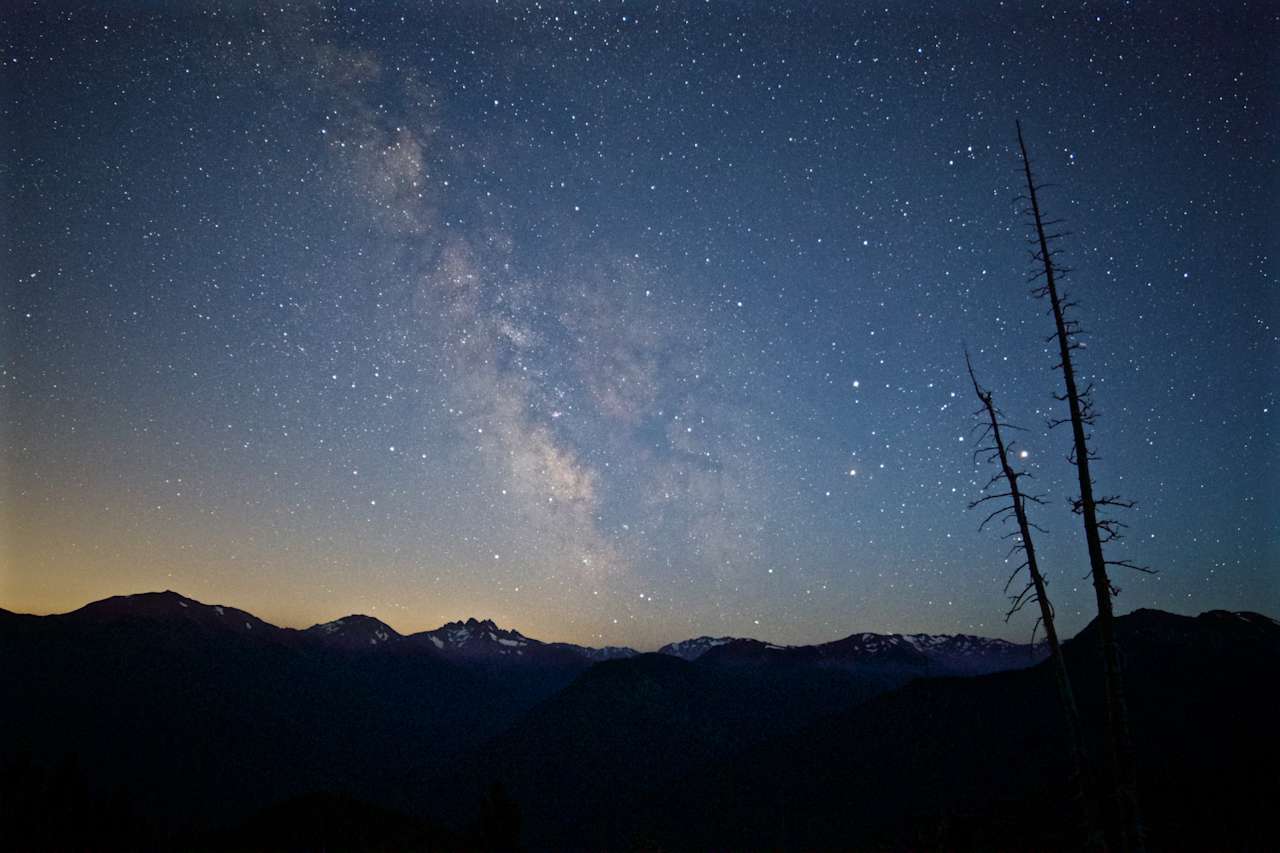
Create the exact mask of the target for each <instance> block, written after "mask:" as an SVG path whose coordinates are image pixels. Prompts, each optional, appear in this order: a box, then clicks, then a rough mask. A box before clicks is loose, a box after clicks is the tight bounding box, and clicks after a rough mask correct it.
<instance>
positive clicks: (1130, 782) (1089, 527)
mask: <svg viewBox="0 0 1280 853" xmlns="http://www.w3.org/2000/svg"><path fill="white" fill-rule="evenodd" d="M1018 148H1019V150H1020V151H1021V153H1022V170H1023V174H1024V176H1025V177H1026V181H1027V197H1028V199H1029V201H1030V209H1029V212H1030V214H1031V216H1032V218H1033V220H1034V223H1035V230H1036V238H1035V241H1034V243H1033V245H1035V247H1036V248H1035V249H1034V250H1033V251H1032V256H1033V258H1034V260H1035V262H1036V263H1037V265H1038V266H1039V267H1040V269H1039V270H1038V271H1037V272H1036V273H1035V275H1033V276H1032V281H1033V282H1035V281H1040V282H1041V283H1040V284H1039V285H1038V286H1037V288H1036V290H1035V295H1036V296H1037V297H1041V298H1044V297H1047V298H1048V299H1049V305H1050V309H1051V313H1052V315H1053V322H1054V334H1053V335H1052V337H1050V339H1049V340H1055V339H1056V340H1057V343H1058V356H1059V361H1058V364H1057V365H1056V367H1057V368H1058V369H1060V370H1061V371H1062V381H1063V384H1064V386H1065V389H1066V390H1065V393H1063V394H1055V395H1054V396H1055V397H1056V398H1057V399H1058V400H1059V401H1060V402H1066V404H1067V411H1068V417H1066V418H1062V419H1060V420H1055V421H1052V422H1051V425H1052V426H1057V425H1059V424H1065V423H1070V424H1071V436H1072V452H1071V455H1070V461H1071V463H1072V464H1073V465H1074V466H1075V469H1076V475H1077V480H1078V482H1079V487H1080V495H1079V497H1078V498H1076V499H1075V500H1073V501H1072V509H1073V511H1074V512H1075V513H1076V514H1077V515H1079V516H1080V517H1081V519H1082V520H1083V522H1084V536H1085V544H1086V546H1087V548H1088V551H1089V573H1090V577H1091V579H1092V582H1093V591H1094V597H1095V598H1096V599H1097V605H1098V619H1097V625H1098V639H1099V642H1100V644H1101V652H1102V663H1103V678H1104V690H1105V695H1106V708H1107V727H1106V731H1107V755H1108V763H1109V767H1110V773H1111V779H1112V784H1113V790H1114V799H1115V807H1116V809H1117V811H1118V817H1119V823H1120V837H1121V843H1122V845H1123V847H1124V849H1126V850H1134V851H1139V850H1142V849H1144V847H1145V843H1146V833H1145V831H1144V829H1143V824H1142V816H1141V813H1140V811H1139V808H1138V791H1137V778H1136V771H1135V767H1134V754H1133V741H1132V737H1131V734H1130V731H1129V713H1128V706H1127V704H1126V701H1125V691H1124V677H1123V673H1122V671H1121V666H1120V649H1119V646H1118V644H1117V642H1116V636H1115V624H1114V621H1115V620H1114V616H1113V613H1112V607H1111V597H1112V596H1113V595H1115V594H1116V593H1118V592H1119V590H1118V589H1117V588H1116V587H1115V586H1114V585H1113V584H1112V583H1111V580H1110V578H1109V577H1108V576H1107V567H1108V566H1126V567H1128V568H1132V569H1137V570H1139V571H1149V570H1147V569H1143V568H1142V567H1140V566H1136V565H1134V564H1132V563H1131V562H1129V561H1128V560H1107V559H1106V558H1105V557H1104V556H1103V552H1102V546H1103V544H1104V543H1106V542H1110V541H1113V540H1115V539H1117V538H1118V537H1119V535H1120V534H1119V529H1120V527H1122V525H1121V524H1120V523H1119V522H1118V521H1115V520H1114V519H1103V518H1099V510H1100V509H1102V508H1103V507H1107V506H1120V507H1131V506H1132V505H1133V504H1132V503H1130V502H1127V501H1122V500H1120V499H1119V498H1118V497H1095V496H1094V493H1093V477H1092V476H1091V475H1090V473H1089V463H1090V462H1091V461H1093V460H1094V459H1095V458H1096V457H1095V456H1094V455H1093V454H1092V453H1091V451H1090V450H1089V434H1088V432H1087V427H1090V426H1092V425H1093V423H1094V420H1095V418H1096V413H1095V412H1094V410H1093V403H1092V391H1093V386H1092V384H1090V385H1088V386H1086V387H1085V388H1084V389H1083V390H1081V389H1080V388H1079V386H1078V385H1077V383H1076V374H1075V368H1074V366H1073V364H1072V361H1071V354H1072V353H1073V352H1075V351H1076V350H1077V349H1079V348H1080V343H1079V341H1078V340H1077V338H1078V337H1079V336H1080V335H1081V330H1080V327H1079V324H1078V323H1077V321H1075V320H1073V319H1070V318H1069V317H1068V316H1067V312H1068V311H1069V310H1070V309H1071V308H1073V307H1075V303H1073V302H1071V301H1069V300H1067V299H1066V298H1065V295H1064V294H1062V293H1060V292H1059V280H1060V279H1061V278H1062V277H1063V276H1064V275H1065V273H1066V272H1067V271H1068V270H1066V269H1065V268H1063V267H1060V266H1059V265H1058V264H1056V263H1055V261H1054V256H1055V255H1056V254H1057V251H1056V250H1051V249H1050V248H1049V244H1050V243H1051V242H1052V241H1053V240H1054V239H1056V238H1057V237H1060V236H1063V235H1061V234H1047V233H1046V228H1047V227H1052V226H1054V225H1055V224H1057V222H1058V221H1057V220H1055V221H1050V222H1046V221H1045V219H1044V217H1043V216H1042V215H1041V211H1040V201H1039V198H1038V196H1037V190H1038V189H1040V187H1039V186H1038V185H1037V184H1036V182H1035V179H1034V178H1033V177H1032V174H1031V158H1030V157H1029V156H1028V155H1027V146H1026V143H1025V142H1024V141H1023V138H1022V124H1021V122H1019V123H1018Z"/></svg>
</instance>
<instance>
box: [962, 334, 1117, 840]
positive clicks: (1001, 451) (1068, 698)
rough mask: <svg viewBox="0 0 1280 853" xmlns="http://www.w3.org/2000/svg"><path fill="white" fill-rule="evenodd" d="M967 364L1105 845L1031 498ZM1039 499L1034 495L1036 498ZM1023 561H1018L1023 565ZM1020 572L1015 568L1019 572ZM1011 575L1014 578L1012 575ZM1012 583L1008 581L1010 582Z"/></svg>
mask: <svg viewBox="0 0 1280 853" xmlns="http://www.w3.org/2000/svg"><path fill="white" fill-rule="evenodd" d="M964 361H965V366H966V367H967V368H968V370H969V379H970V380H972V381H973V391H974V393H975V394H977V395H978V399H979V400H980V401H982V406H983V409H985V410H986V414H987V419H988V422H989V423H990V426H991V440H992V442H993V444H994V449H995V455H996V460H997V461H998V462H999V463H1000V471H1001V473H1002V475H1003V476H1004V479H1005V482H1007V483H1008V484H1009V498H1010V500H1011V501H1012V505H1013V513H1014V517H1015V518H1016V519H1017V522H1018V535H1019V536H1021V537H1022V542H1021V546H1020V547H1021V549H1022V552H1023V553H1024V554H1025V555H1026V562H1025V563H1024V565H1025V567H1026V569H1027V573H1028V574H1029V575H1030V576H1031V589H1032V590H1034V592H1035V595H1034V598H1035V601H1036V602H1037V603H1038V604H1039V605H1040V624H1041V625H1043V626H1044V635H1045V641H1046V642H1047V643H1048V645H1049V660H1050V665H1051V666H1052V668H1053V677H1054V681H1055V682H1056V683H1057V687H1058V701H1059V705H1060V706H1061V708H1062V718H1063V725H1064V727H1065V728H1066V733H1067V746H1068V749H1069V750H1070V752H1071V770H1072V773H1073V775H1074V782H1075V789H1076V797H1077V799H1078V801H1079V806H1078V807H1079V809H1080V818H1081V822H1082V824H1083V827H1084V832H1085V838H1086V846H1087V848H1088V849H1091V850H1105V849H1106V846H1107V845H1106V839H1105V836H1104V835H1103V833H1102V831H1101V826H1100V819H1099V815H1098V809H1097V808H1096V806H1095V803H1094V799H1093V797H1094V793H1093V790H1092V788H1093V785H1092V784H1091V777H1092V774H1091V773H1089V771H1088V768H1089V762H1088V758H1087V756H1086V755H1085V750H1084V738H1083V735H1082V734H1081V730H1080V712H1079V710H1078V708H1077V706H1076V697H1075V693H1074V691H1073V690H1072V689H1071V676H1070V675H1069V673H1068V672H1067V663H1066V659H1065V658H1064V657H1063V655H1062V645H1061V643H1059V642H1058V629H1057V627H1056V625H1055V620H1054V612H1053V605H1052V603H1051V602H1050V601H1049V594H1048V591H1047V589H1046V588H1045V580H1044V575H1043V574H1041V572H1040V564H1039V562H1038V561H1037V559H1036V548H1035V542H1034V540H1033V538H1032V535H1031V521H1030V519H1029V518H1028V517H1027V508H1026V500H1025V497H1024V495H1023V493H1022V489H1021V487H1020V486H1019V485H1018V478H1019V477H1020V476H1021V474H1019V472H1018V471H1016V470H1014V468H1013V465H1012V464H1011V463H1010V462H1009V452H1008V448H1007V446H1006V445H1005V442H1004V436H1003V435H1002V434H1001V432H1000V417H999V414H998V412H997V410H996V406H995V402H994V400H993V399H992V393H991V392H990V391H986V390H984V389H983V388H982V387H981V386H980V385H979V384H978V378H977V376H975V375H974V372H973V364H972V362H970V360H969V354H968V353H967V352H966V353H965V356H964ZM1033 499H1034V498H1033ZM1021 568H1022V566H1019V569H1021ZM1015 575H1016V572H1015ZM1010 580H1012V578H1011V579H1010ZM1006 589H1007V586H1006ZM1026 592H1027V590H1023V593H1022V594H1021V595H1019V596H1017V597H1016V598H1015V599H1014V604H1013V608H1012V609H1011V610H1010V614H1012V613H1013V612H1016V610H1018V609H1020V608H1021V606H1022V602H1023V601H1024V600H1025V596H1026Z"/></svg>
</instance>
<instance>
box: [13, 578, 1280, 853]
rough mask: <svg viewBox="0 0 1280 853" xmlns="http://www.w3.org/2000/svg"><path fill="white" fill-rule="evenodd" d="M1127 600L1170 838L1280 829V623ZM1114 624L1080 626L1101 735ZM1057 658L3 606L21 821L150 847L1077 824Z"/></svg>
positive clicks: (1065, 841) (895, 637)
mask: <svg viewBox="0 0 1280 853" xmlns="http://www.w3.org/2000/svg"><path fill="white" fill-rule="evenodd" d="M1117 627H1118V630H1119V632H1120V635H1121V639H1122V641H1123V643H1124V645H1123V649H1124V652H1125V655H1126V662H1127V666H1128V668H1129V671H1130V685H1131V697H1130V698H1131V703H1132V714H1133V718H1134V721H1135V736H1136V737H1137V739H1138V746H1139V758H1140V759H1141V762H1142V763H1141V768H1142V771H1143V776H1142V778H1143V780H1144V781H1145V782H1146V788H1145V790H1147V791H1154V792H1158V793H1159V797H1158V798H1156V804H1157V805H1158V806H1161V807H1159V808H1154V809H1152V810H1151V811H1152V813H1153V814H1154V815H1156V820H1155V822H1154V825H1153V829H1152V837H1153V839H1156V840H1158V839H1160V838H1165V839H1175V838H1178V839H1182V840H1184V841H1187V842H1188V843H1190V842H1191V841H1197V840H1198V841H1200V842H1204V844H1205V845H1206V846H1210V847H1212V846H1218V847H1226V848H1235V847H1240V846H1241V845H1244V846H1248V844H1250V843H1255V842H1257V841H1260V840H1265V839H1264V837H1263V835H1261V834H1259V833H1258V832H1255V831H1254V830H1255V828H1256V827H1259V826H1260V824H1259V823H1258V821H1257V818H1256V815H1255V814H1253V813H1252V812H1251V811H1250V810H1251V809H1252V808H1254V807H1255V806H1256V807H1257V808H1263V806H1262V805H1261V804H1260V803H1261V800H1262V799H1265V798H1266V797H1269V796H1271V795H1273V794H1275V793H1278V792H1277V791H1276V788H1277V783H1276V779H1277V776H1276V773H1275V767H1277V766H1280V763H1277V758H1278V756H1277V749H1276V738H1275V735H1274V732H1273V724H1272V722H1271V721H1270V712H1269V710H1268V709H1272V708H1273V707H1274V699H1275V698H1276V697H1275V684H1276V683H1277V681H1276V676H1277V675H1280V627H1278V626H1277V625H1276V623H1275V622H1274V621H1272V620H1270V619H1268V618H1266V617H1263V616H1260V615H1257V614H1233V613H1224V612H1221V611H1215V612H1211V613H1207V614H1203V615H1201V616H1199V617H1194V618H1193V617H1185V616H1176V615H1173V614H1167V613H1162V612H1159V611H1137V612H1135V613H1133V614H1130V615H1128V616H1125V617H1121V618H1120V619H1119V620H1118V625H1117ZM1092 632H1093V629H1092V627H1090V628H1088V629H1086V630H1085V631H1084V632H1082V634H1081V635H1079V636H1078V637H1076V638H1073V639H1072V640H1069V641H1068V642H1067V643H1066V644H1065V648H1066V653H1067V658H1068V664H1069V668H1070V669H1071V671H1072V675H1073V678H1074V679H1075V681H1076V684H1077V693H1078V697H1079V701H1080V704H1081V708H1082V713H1083V714H1084V717H1085V719H1086V722H1087V724H1088V725H1087V727H1088V729H1089V730H1088V732H1087V734H1088V736H1089V738H1090V743H1091V744H1093V745H1094V746H1093V747H1091V748H1094V749H1096V744H1097V743H1098V741H1099V740H1100V732H1099V730H1098V726H1097V724H1096V721H1097V720H1099V719H1101V716H1102V709H1101V696H1100V692H1099V691H1098V690H1097V685H1096V681H1097V679H1096V678H1094V677H1092V676H1093V675H1094V674H1096V673H1097V672H1099V671H1100V664H1098V662H1097V660H1096V657H1097V650H1096V639H1095V637H1094V634H1093V633H1092ZM1041 657H1042V653H1041V652H1040V651H1039V650H1038V649H1033V648H1031V647H1028V646H1019V645H1017V644H1012V643H1007V642H1005V641H1001V640H991V639H985V638H977V637H969V636H941V637H938V636H931V635H899V634H888V635H881V634H866V633H857V634H851V635H850V636H848V637H845V638H843V639H840V640H836V641H833V642H829V643H822V644H817V645H810V646H793V647H788V646H779V645H775V644H770V643H764V642H761V641H758V640H752V639H747V638H730V637H720V638H711V637H699V638H695V639H690V640H686V641H683V642H680V643H673V644H671V645H669V646H666V647H663V649H662V650H660V652H659V653H656V654H639V653H636V652H635V651H634V650H631V649H621V648H607V649H591V648H587V647H582V646H577V645H573V644H568V643H548V642H542V641H539V640H536V639H533V638H529V637H526V636H524V635H523V634H520V633H519V632H517V631H513V630H509V629H503V628H500V627H499V626H497V625H495V624H494V623H493V622H492V621H489V620H476V619H469V620H466V621H459V622H451V623H448V624H446V625H443V626H441V627H440V628H437V629H435V630H432V631H424V632H419V633H414V634H409V635H401V634H399V633H397V632H396V631H394V630H393V629H392V628H390V626H388V625H386V624H385V623H383V622H381V621H379V620H377V619H374V618H371V617H368V616H358V615H356V616H348V617H343V618H342V619H338V620H334V621H332V622H327V623H323V624H320V625H315V626H313V627H311V628H308V629H305V630H296V629H289V628H280V627H276V626H273V625H271V624H269V623H267V622H264V621H263V620H260V619H258V618H257V617H255V616H253V615H252V614H250V613H247V612H245V611H243V610H239V609H236V608H233V607H227V606H219V605H205V604H202V603H200V602H197V601H195V600H193V599H190V598H186V597H183V596H180V595H178V594H176V593H172V592H164V593H144V594H139V595H132V596H119V597H114V598H110V599H105V600H103V601H99V602H94V603H93V604H90V605H87V606H86V607H83V608H81V609H80V610H77V611H74V612H72V613H68V614H62V615H57V616H28V615H21V614H14V613H9V612H7V611H0V673H3V681H0V683H3V684H4V689H3V695H0V731H3V732H5V735H4V736H3V741H0V760H3V761H4V769H5V773H4V774H3V778H4V779H5V780H6V781H5V783H4V785H3V786H0V787H2V788H3V790H0V803H3V804H4V805H6V806H11V805H14V804H20V805H21V808H8V809H0V812H4V814H5V815H6V817H5V818H4V820H5V821H6V825H5V826H0V832H3V833H5V835H6V836H7V837H10V838H16V839H27V840H29V841H30V844H28V845H27V846H30V847H31V848H32V849H40V845H39V843H37V842H38V841H39V840H40V839H41V838H42V837H43V836H42V835H41V832H42V830H40V827H44V830H43V832H44V833H45V834H46V835H47V833H48V831H49V830H48V828H49V827H51V826H52V827H62V830H60V831H64V832H72V830H71V829H69V828H68V827H72V826H80V827H87V829H84V830H82V831H83V832H89V833H92V834H94V837H96V838H98V839H102V838H107V837H112V836H113V834H114V835H115V836H121V837H124V836H127V837H128V838H129V839H131V840H130V843H129V844H128V845H126V846H128V847H132V848H145V847H147V846H148V844H150V845H151V846H153V847H156V848H165V847H171V846H174V845H178V846H183V847H188V848H191V849H240V848H242V847H244V848H252V849H263V848H264V845H265V849H277V848H282V849H284V848H289V849H318V848H320V847H324V846H328V847H330V848H351V849H451V848H457V847H476V846H489V847H494V846H497V847H503V846H506V845H507V844H509V843H514V839H516V838H517V836H518V838H519V840H520V841H521V842H522V843H523V844H524V845H525V846H528V847H531V848H540V849H581V848H592V849H601V848H610V849H612V848H632V847H649V848H653V847H661V848H668V849H705V848H708V847H712V848H721V849H723V848H744V849H745V848H752V847H759V846H768V847H778V848H790V847H798V848H805V849H814V848H825V847H848V846H879V847H886V846H887V847H894V846H921V845H924V846H943V847H947V848H952V849H963V848H965V847H966V846H970V847H977V848H983V847H990V846H1009V845H1008V844H1004V843H1002V841H1001V839H1002V838H1003V837H1004V836H1002V835H1001V833H1003V832H1017V833H1020V834H1019V835H1017V837H1018V838H1023V839H1030V840H1029V841H1028V842H1027V844H1025V845H1023V846H1029V847H1038V848H1045V847H1070V846H1073V845H1074V843H1075V842H1076V841H1077V840H1078V839H1076V838H1075V837H1074V836H1073V835H1072V829H1071V821H1070V816H1069V815H1068V814H1065V813H1064V812H1063V809H1062V808H1061V803H1060V802H1059V799H1058V794H1061V793H1062V791H1061V790H1060V789H1061V787H1062V785H1063V784H1065V783H1064V782H1063V780H1064V779H1066V778H1067V776H1068V774H1066V772H1065V769H1064V767H1063V762H1062V760H1061V755H1062V750H1061V743H1060V741H1061V738H1060V734H1059V729H1060V726H1058V725H1057V724H1056V723H1057V719H1058V718H1057V716H1056V714H1057V710H1056V706H1055V704H1054V702H1055V693H1054V688H1053V684H1052V674H1051V672H1050V671H1049V668H1048V666H1047V665H1046V664H1044V663H1041V662H1040V661H1041ZM1090 721H1092V722H1090ZM73 783H74V784H73ZM495 786H496V787H495ZM68 792H72V793H68ZM1069 799H1070V798H1069V797H1067V798H1066V800H1065V801H1069ZM69 803H71V805H69ZM106 803H114V804H116V805H115V806H113V807H111V808H108V807H107V806H105V805H103V804H106ZM121 803H124V804H127V808H126V807H125V806H122V805H120V804H121ZM74 804H79V805H74ZM86 804H90V805H86ZM93 804H96V805H93ZM77 810H78V811H77ZM71 813H75V814H76V815H77V816H78V817H76V818H75V819H71V818H70V817H69V815H70V814H71ZM121 814H128V815H130V816H131V817H130V818H129V819H128V820H123V819H120V818H119V816H120V815H121ZM503 814H506V815H508V817H511V816H512V815H518V819H516V818H512V819H511V820H508V821H506V823H503V822H502V821H496V825H498V826H500V827H506V829H505V830H504V831H505V832H506V833H507V834H506V835H503V834H502V832H499V833H498V835H497V836H495V835H494V830H493V827H494V825H495V820H496V819H495V818H494V815H503ZM15 815H26V816H27V817H26V818H21V817H15ZM58 815H62V817H61V818H58ZM85 815H90V816H89V817H86V816H85ZM1033 817H1034V818H1037V819H1039V818H1044V821H1043V822H1041V823H1036V822H1035V821H1033V820H1032V818H1033ZM109 818H110V819H109ZM1199 819H1203V820H1204V821H1208V822H1209V823H1207V824H1206V826H1208V827H1210V829H1211V830H1212V832H1209V833H1208V834H1206V831H1205V828H1204V827H1202V826H1200V825H1199V824H1197V823H1196V821H1197V820H1199ZM1227 819H1229V820H1230V822H1227ZM517 826H518V831H517V830H515V829H513V827H517ZM113 827H114V828H113ZM121 827H130V828H129V829H122V828H121ZM138 827H145V833H144V832H143V831H142V830H140V829H138ZM393 830H394V831H393ZM352 833H354V835H353V834H352ZM922 833H923V834H922ZM1197 833H1199V834H1198V835H1197ZM1251 833H1252V834H1251ZM495 838H498V839H503V838H505V839H506V842H501V841H495ZM140 839H142V840H140ZM146 839H150V840H149V841H147V840H146ZM267 839H276V840H277V841H278V842H279V843H276V841H271V842H268V841H267ZM288 839H293V840H294V841H296V842H298V844H301V846H300V847H299V846H297V845H296V844H295V845H294V846H293V847H292V848H290V844H291V843H292V842H289V841H288ZM305 839H312V840H311V841H304V840H305ZM939 839H941V841H939ZM85 840H86V839H85V838H63V839H62V841H63V842H65V843H63V845H62V846H64V847H77V846H79V847H84V846H86V845H85V844H83V843H77V842H78V841H85ZM1224 842H1229V843H1224ZM53 846H55V847H56V846H57V845H56V844H55V845H53ZM88 846H95V845H93V844H90V845H88ZM98 846H102V845H98ZM1014 846H1018V845H1014ZM1191 846H1195V845H1191ZM1261 846H1263V847H1265V846H1267V845H1266V844H1265V843H1264V844H1262V845H1261Z"/></svg>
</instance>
